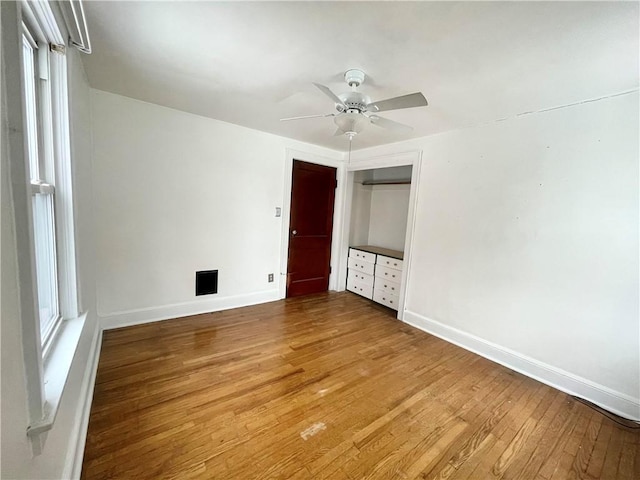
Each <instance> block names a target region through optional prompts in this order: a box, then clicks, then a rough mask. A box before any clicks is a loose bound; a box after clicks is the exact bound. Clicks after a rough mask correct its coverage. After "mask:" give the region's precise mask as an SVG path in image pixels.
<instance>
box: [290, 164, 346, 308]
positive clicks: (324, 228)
mask: <svg viewBox="0 0 640 480" xmlns="http://www.w3.org/2000/svg"><path fill="white" fill-rule="evenodd" d="M335 192H336V169H335V168H332V167H324V166H322V165H315V164H313V163H307V162H301V161H300V160H294V161H293V176H292V180H291V217H290V219H289V258H288V262H287V297H297V296H299V295H308V294H310V293H318V292H325V291H327V289H328V288H329V272H330V266H329V265H330V261H331V231H332V229H333V200H334V198H335Z"/></svg>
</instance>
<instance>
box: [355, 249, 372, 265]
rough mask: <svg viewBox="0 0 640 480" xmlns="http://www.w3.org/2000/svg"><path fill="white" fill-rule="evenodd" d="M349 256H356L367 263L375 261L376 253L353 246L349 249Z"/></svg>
mask: <svg viewBox="0 0 640 480" xmlns="http://www.w3.org/2000/svg"><path fill="white" fill-rule="evenodd" d="M349 258H357V259H359V260H364V261H365V262H369V263H376V254H375V253H370V252H363V251H362V250H356V249H355V248H350V249H349Z"/></svg>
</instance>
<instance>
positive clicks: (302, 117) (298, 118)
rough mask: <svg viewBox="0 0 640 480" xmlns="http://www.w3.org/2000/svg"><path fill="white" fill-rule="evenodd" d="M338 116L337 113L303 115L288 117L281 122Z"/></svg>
mask: <svg viewBox="0 0 640 480" xmlns="http://www.w3.org/2000/svg"><path fill="white" fill-rule="evenodd" d="M335 116H336V114H335V113H326V114H323V115H303V116H301V117H288V118H281V119H280V121H281V122H287V121H289V120H302V119H304V118H320V117H335Z"/></svg>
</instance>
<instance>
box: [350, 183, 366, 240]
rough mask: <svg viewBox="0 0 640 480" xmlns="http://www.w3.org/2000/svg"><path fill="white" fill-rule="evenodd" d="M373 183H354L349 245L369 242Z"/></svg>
mask: <svg viewBox="0 0 640 480" xmlns="http://www.w3.org/2000/svg"><path fill="white" fill-rule="evenodd" d="M371 190H372V189H371V185H362V183H357V182H356V183H354V184H353V197H352V200H351V223H350V225H349V245H351V246H358V245H368V244H369V222H370V219H371Z"/></svg>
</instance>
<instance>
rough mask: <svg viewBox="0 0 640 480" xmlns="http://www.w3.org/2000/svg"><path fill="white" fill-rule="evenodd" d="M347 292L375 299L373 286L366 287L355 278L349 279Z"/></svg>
mask: <svg viewBox="0 0 640 480" xmlns="http://www.w3.org/2000/svg"><path fill="white" fill-rule="evenodd" d="M347 290H349V291H350V292H353V293H357V294H358V295H362V296H363V297H367V298H372V297H373V285H366V284H364V283H361V282H358V281H357V280H355V279H353V278H349V279H348V280H347Z"/></svg>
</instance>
